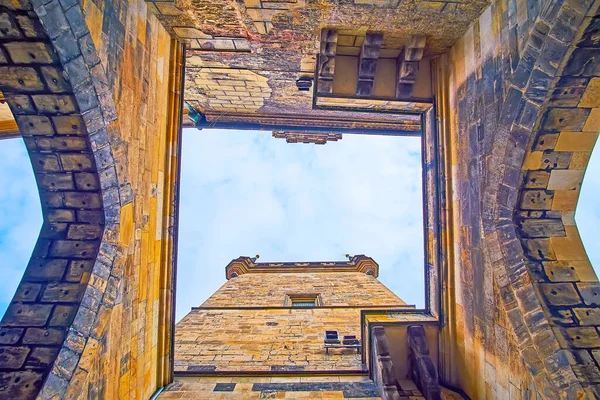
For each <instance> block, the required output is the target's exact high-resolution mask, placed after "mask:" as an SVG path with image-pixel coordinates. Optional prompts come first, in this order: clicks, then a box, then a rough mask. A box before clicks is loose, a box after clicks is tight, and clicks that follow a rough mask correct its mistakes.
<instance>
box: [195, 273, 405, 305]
mask: <svg viewBox="0 0 600 400" xmlns="http://www.w3.org/2000/svg"><path fill="white" fill-rule="evenodd" d="M288 293H292V294H293V293H306V294H319V295H320V296H321V299H322V302H323V306H324V307H330V306H352V307H369V306H383V305H386V306H398V305H405V304H406V303H404V301H402V300H401V299H400V298H399V297H398V296H397V295H395V294H394V293H393V292H392V291H391V290H389V289H388V288H387V287H385V285H383V284H382V283H381V282H379V281H378V280H377V279H376V278H374V277H372V276H370V275H366V274H364V273H362V272H343V273H337V272H332V273H328V272H319V273H289V274H288V273H260V274H252V273H250V274H244V275H240V276H238V277H235V278H232V279H230V280H228V281H227V282H226V283H225V284H224V285H223V286H222V287H221V288H220V289H219V290H217V291H216V292H215V293H214V294H213V295H212V296H210V297H209V298H208V299H207V300H206V301H205V302H204V303H203V304H202V306H203V307H217V306H229V307H236V308H238V307H245V306H260V307H282V306H284V301H285V296H286V294H288Z"/></svg>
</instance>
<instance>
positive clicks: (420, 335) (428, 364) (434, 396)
mask: <svg viewBox="0 0 600 400" xmlns="http://www.w3.org/2000/svg"><path fill="white" fill-rule="evenodd" d="M406 333H407V336H406V337H407V341H408V359H409V363H410V374H411V378H412V381H413V382H414V383H415V384H416V385H417V387H418V388H419V390H420V391H421V393H423V396H425V398H426V399H427V400H439V399H441V398H442V397H441V388H440V383H439V377H438V373H437V368H436V366H435V363H434V362H433V360H432V359H431V356H430V355H429V346H428V344H427V337H426V336H425V329H423V326H422V325H412V326H409V327H408V328H407V331H406Z"/></svg>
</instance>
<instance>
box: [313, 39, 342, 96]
mask: <svg viewBox="0 0 600 400" xmlns="http://www.w3.org/2000/svg"><path fill="white" fill-rule="evenodd" d="M337 39H338V33H337V31H336V30H334V29H323V30H322V31H321V48H320V51H319V69H318V71H317V74H318V77H319V84H318V86H317V92H319V93H331V92H332V91H333V74H334V73H335V53H336V51H337Z"/></svg>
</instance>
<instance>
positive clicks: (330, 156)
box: [0, 130, 600, 319]
mask: <svg viewBox="0 0 600 400" xmlns="http://www.w3.org/2000/svg"><path fill="white" fill-rule="evenodd" d="M412 141H413V143H411V139H410V138H408V139H403V138H389V137H366V136H352V135H345V136H344V138H343V139H342V140H341V141H339V142H333V143H329V144H327V145H325V146H316V145H304V144H287V143H285V140H283V139H273V138H271V134H270V132H248V131H246V132H236V131H233V132H224V131H196V130H188V131H186V132H185V133H184V146H183V152H184V153H183V171H182V188H181V190H182V199H181V220H180V224H181V226H180V229H181V230H180V247H179V276H178V287H177V294H178V298H177V318H178V319H180V318H181V317H183V316H184V315H185V314H186V313H187V312H188V311H189V309H190V307H192V306H197V305H199V304H201V303H202V302H203V301H204V300H205V299H206V298H207V297H208V296H209V295H210V294H212V293H213V292H214V291H215V290H216V289H218V288H219V286H220V285H221V284H222V283H224V282H225V265H227V263H228V262H229V261H230V260H231V259H233V258H235V257H237V256H240V255H254V254H257V253H258V254H260V255H261V261H292V260H293V261H296V260H297V261H303V260H342V259H343V258H344V254H345V253H350V254H358V253H365V254H367V255H370V256H372V257H374V258H375V259H376V260H377V261H378V262H379V264H380V269H381V272H380V279H381V280H382V281H383V282H384V283H385V284H386V285H387V286H388V287H390V288H391V289H392V290H394V291H395V292H396V293H397V294H398V295H399V296H400V297H402V298H403V299H404V300H405V301H407V302H409V303H415V304H416V305H417V306H422V305H423V278H422V275H423V270H422V268H423V267H422V235H421V225H420V224H421V213H420V211H417V209H416V208H415V207H420V204H421V203H420V202H421V198H420V187H417V185H418V184H420V180H416V181H415V179H414V178H415V177H420V163H418V151H419V145H418V143H417V142H418V140H416V139H412ZM0 187H2V188H3V190H2V191H0V204H2V207H0V262H1V263H2V264H1V265H2V267H1V268H2V272H3V275H2V278H3V279H1V280H0V314H3V313H4V310H5V309H6V307H7V305H8V303H9V302H10V300H11V298H12V295H13V293H14V290H15V288H16V286H17V284H18V282H19V280H20V279H21V276H22V273H23V270H24V269H25V266H26V265H27V261H28V259H29V256H30V254H31V251H32V249H33V246H34V244H35V240H36V239H37V236H38V232H39V228H40V226H41V222H42V219H41V212H40V204H39V197H38V194H37V188H36V186H35V180H34V176H33V172H32V170H31V166H30V163H29V159H28V157H27V153H26V150H25V146H24V144H23V142H22V140H21V139H8V140H2V141H0ZM599 193H600V151H596V152H594V154H593V155H592V159H591V160H590V165H589V168H588V172H587V173H586V177H585V180H584V184H583V187H582V192H581V198H580V200H579V201H580V202H579V206H578V209H577V215H576V219H577V223H578V226H579V229H580V233H581V236H582V239H583V241H584V243H585V244H586V249H587V251H588V255H589V256H590V259H591V261H592V265H594V266H595V267H596V268H598V267H600V246H597V245H596V244H597V240H598V239H597V238H598V237H600V208H598V207H597V196H598V194H599ZM415 232H418V234H416V233H415ZM398 276H401V278H398Z"/></svg>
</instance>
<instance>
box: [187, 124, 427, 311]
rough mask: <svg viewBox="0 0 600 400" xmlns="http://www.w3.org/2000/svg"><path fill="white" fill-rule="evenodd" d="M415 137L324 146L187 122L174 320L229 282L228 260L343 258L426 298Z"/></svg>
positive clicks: (412, 296) (407, 295) (400, 290)
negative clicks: (375, 268) (369, 264)
mask: <svg viewBox="0 0 600 400" xmlns="http://www.w3.org/2000/svg"><path fill="white" fill-rule="evenodd" d="M420 146H421V143H420V138H414V137H413V138H410V137H384V136H362V135H344V137H343V139H342V140H341V141H338V142H331V143H328V144H326V145H324V146H320V145H313V144H288V143H286V142H285V140H283V139H274V138H272V137H271V132H266V131H224V130H203V131H198V130H195V129H191V130H186V131H185V132H184V139H183V155H182V178H181V211H180V212H181V214H180V231H179V243H180V244H179V254H178V285H177V295H178V298H177V318H178V319H179V318H181V317H183V316H184V315H185V314H186V313H187V312H189V310H190V307H193V306H198V305H200V304H202V302H203V301H204V300H205V299H206V298H207V297H208V296H210V295H211V294H212V293H213V292H214V291H215V290H217V289H218V288H219V287H220V286H221V285H222V284H223V283H224V282H225V266H226V265H227V264H228V263H229V261H231V260H232V259H234V258H236V257H238V256H241V255H247V256H253V255H255V254H260V256H261V258H260V261H341V260H344V255H345V254H346V253H349V254H366V255H369V256H371V257H373V258H374V259H375V260H376V261H377V262H378V263H379V265H380V280H381V281H382V282H384V283H385V284H386V285H387V286H388V287H389V288H390V289H392V290H393V291H394V292H396V293H397V294H398V295H399V296H400V297H401V298H402V299H404V300H405V301H406V302H408V303H410V304H416V305H417V306H419V307H422V306H423V305H424V287H423V233H422V232H423V228H422V194H421V190H422V189H421V153H420Z"/></svg>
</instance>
